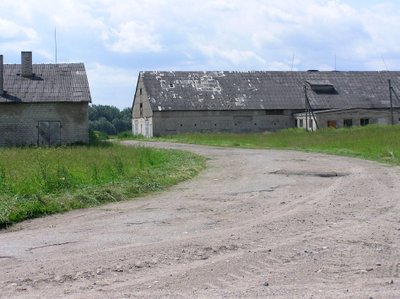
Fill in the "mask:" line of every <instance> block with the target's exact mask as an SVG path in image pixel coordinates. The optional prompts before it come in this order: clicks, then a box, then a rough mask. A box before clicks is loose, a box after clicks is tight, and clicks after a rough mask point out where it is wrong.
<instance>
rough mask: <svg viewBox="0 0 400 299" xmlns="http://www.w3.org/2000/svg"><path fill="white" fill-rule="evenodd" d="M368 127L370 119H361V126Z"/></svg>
mask: <svg viewBox="0 0 400 299" xmlns="http://www.w3.org/2000/svg"><path fill="white" fill-rule="evenodd" d="M367 125H369V118H361V119H360V126H367Z"/></svg>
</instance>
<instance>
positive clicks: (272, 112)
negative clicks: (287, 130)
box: [265, 109, 284, 115]
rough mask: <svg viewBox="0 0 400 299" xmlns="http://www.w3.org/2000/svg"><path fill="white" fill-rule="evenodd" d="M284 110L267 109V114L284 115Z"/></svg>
mask: <svg viewBox="0 0 400 299" xmlns="http://www.w3.org/2000/svg"><path fill="white" fill-rule="evenodd" d="M283 114H284V111H283V110H281V109H272V110H265V115H283Z"/></svg>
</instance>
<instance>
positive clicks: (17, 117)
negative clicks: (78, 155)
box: [0, 103, 89, 146]
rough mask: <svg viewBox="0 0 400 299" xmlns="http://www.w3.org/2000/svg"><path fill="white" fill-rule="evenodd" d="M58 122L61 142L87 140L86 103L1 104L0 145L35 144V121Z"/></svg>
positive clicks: (36, 133) (36, 128)
mask: <svg viewBox="0 0 400 299" xmlns="http://www.w3.org/2000/svg"><path fill="white" fill-rule="evenodd" d="M41 121H59V122H60V124H61V144H62V145H66V144H72V143H77V142H82V143H88V142H89V124H88V103H1V104H0V146H25V145H37V144H38V124H39V122H41Z"/></svg>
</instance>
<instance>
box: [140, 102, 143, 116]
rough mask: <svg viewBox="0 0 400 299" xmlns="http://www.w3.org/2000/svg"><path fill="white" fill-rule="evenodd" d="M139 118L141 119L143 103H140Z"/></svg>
mask: <svg viewBox="0 0 400 299" xmlns="http://www.w3.org/2000/svg"><path fill="white" fill-rule="evenodd" d="M140 117H143V103H140Z"/></svg>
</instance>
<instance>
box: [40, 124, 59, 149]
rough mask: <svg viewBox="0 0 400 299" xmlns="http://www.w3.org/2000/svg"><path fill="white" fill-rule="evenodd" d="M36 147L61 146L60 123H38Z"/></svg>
mask: <svg viewBox="0 0 400 299" xmlns="http://www.w3.org/2000/svg"><path fill="white" fill-rule="evenodd" d="M38 145H39V146H58V145H61V122H59V121H40V122H39V123H38Z"/></svg>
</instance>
